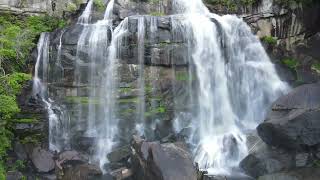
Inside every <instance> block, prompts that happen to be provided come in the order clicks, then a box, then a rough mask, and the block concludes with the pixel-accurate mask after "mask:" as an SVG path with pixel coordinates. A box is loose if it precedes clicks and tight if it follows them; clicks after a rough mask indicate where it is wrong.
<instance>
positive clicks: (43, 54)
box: [32, 33, 68, 152]
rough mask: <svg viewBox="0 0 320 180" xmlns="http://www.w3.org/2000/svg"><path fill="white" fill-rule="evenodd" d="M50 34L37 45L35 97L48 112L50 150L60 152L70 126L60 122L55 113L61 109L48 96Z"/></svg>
mask: <svg viewBox="0 0 320 180" xmlns="http://www.w3.org/2000/svg"><path fill="white" fill-rule="evenodd" d="M49 38H50V36H49V34H48V33H42V34H41V36H40V39H39V42H38V45H37V51H38V56H37V61H36V65H35V72H34V77H33V88H32V92H33V96H34V97H35V98H39V99H40V100H41V101H42V102H43V103H44V104H45V107H46V109H47V112H48V119H49V149H51V150H53V151H58V152H59V151H60V150H61V148H62V147H61V146H60V143H59V142H58V141H59V140H60V139H61V137H62V136H63V135H66V132H67V130H65V129H66V128H68V126H67V125H66V124H63V125H64V126H63V127H62V125H61V124H60V122H59V117H58V115H57V114H56V113H55V112H54V109H57V110H58V111H59V112H60V110H61V109H60V108H59V107H54V106H53V103H54V102H53V101H52V100H51V99H50V98H48V96H47V89H48V87H47V83H48V62H49Z"/></svg>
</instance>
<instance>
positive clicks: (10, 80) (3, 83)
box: [0, 73, 32, 96]
mask: <svg viewBox="0 0 320 180" xmlns="http://www.w3.org/2000/svg"><path fill="white" fill-rule="evenodd" d="M31 78H32V77H31V75H30V74H25V73H13V74H10V75H7V76H2V77H0V94H5V95H9V96H14V95H18V94H19V93H20V91H21V88H22V84H23V83H24V82H25V81H27V80H31Z"/></svg>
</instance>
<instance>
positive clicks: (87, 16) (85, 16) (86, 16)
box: [78, 0, 93, 24]
mask: <svg viewBox="0 0 320 180" xmlns="http://www.w3.org/2000/svg"><path fill="white" fill-rule="evenodd" d="M92 6H93V0H90V1H89V2H88V4H87V6H86V8H85V10H84V11H83V13H82V14H81V16H80V17H79V19H78V23H79V24H89V22H90V20H91V12H92Z"/></svg>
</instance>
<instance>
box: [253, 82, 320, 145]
mask: <svg viewBox="0 0 320 180" xmlns="http://www.w3.org/2000/svg"><path fill="white" fill-rule="evenodd" d="M319 119H320V84H309V85H303V86H300V87H298V88H296V89H295V90H293V91H292V92H291V93H289V94H288V95H286V96H284V97H281V98H279V99H278V100H277V101H276V102H275V103H274V104H273V107H272V111H271V112H270V113H269V115H268V116H267V119H266V121H264V122H263V123H262V124H260V125H259V126H258V128H257V130H258V133H259V135H260V137H261V138H262V139H263V140H264V141H265V142H266V143H267V144H269V145H272V146H276V147H282V148H287V149H295V150H299V149H303V148H308V147H312V146H315V145H318V144H320V139H319V137H320V121H319Z"/></svg>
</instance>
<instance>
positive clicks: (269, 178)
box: [258, 168, 320, 180]
mask: <svg viewBox="0 0 320 180" xmlns="http://www.w3.org/2000/svg"><path fill="white" fill-rule="evenodd" d="M319 177H320V169H319V168H302V169H298V170H295V171H287V172H281V173H275V174H269V175H265V176H262V177H260V178H259V179H258V180H318V179H319Z"/></svg>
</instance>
